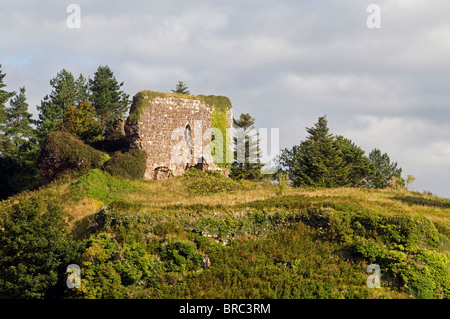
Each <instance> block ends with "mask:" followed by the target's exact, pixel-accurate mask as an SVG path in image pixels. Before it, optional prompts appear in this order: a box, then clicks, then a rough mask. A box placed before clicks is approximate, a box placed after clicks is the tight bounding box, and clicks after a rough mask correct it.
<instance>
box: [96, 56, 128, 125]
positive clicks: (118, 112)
mask: <svg viewBox="0 0 450 319" xmlns="http://www.w3.org/2000/svg"><path fill="white" fill-rule="evenodd" d="M122 86H123V82H122V83H119V82H118V81H117V80H116V78H115V76H114V73H113V72H112V71H111V69H110V68H109V66H107V65H106V66H99V67H98V69H97V71H96V72H95V73H94V78H93V79H89V89H90V91H91V96H90V100H91V102H92V105H93V106H94V107H95V112H96V114H97V117H98V118H99V120H100V123H101V125H102V127H103V129H104V131H106V130H107V129H108V128H109V127H110V126H111V124H113V122H114V121H115V120H117V119H119V118H121V117H124V116H125V114H126V112H127V111H128V107H129V105H130V103H131V102H130V96H129V95H128V94H126V93H125V92H124V91H122V90H120V88H121V87H122Z"/></svg>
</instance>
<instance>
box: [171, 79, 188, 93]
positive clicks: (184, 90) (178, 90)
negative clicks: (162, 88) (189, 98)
mask: <svg viewBox="0 0 450 319" xmlns="http://www.w3.org/2000/svg"><path fill="white" fill-rule="evenodd" d="M172 92H173V93H178V94H187V95H190V94H191V92H189V90H188V86H187V85H186V84H185V83H184V82H183V81H178V84H177V86H176V87H175V90H172Z"/></svg>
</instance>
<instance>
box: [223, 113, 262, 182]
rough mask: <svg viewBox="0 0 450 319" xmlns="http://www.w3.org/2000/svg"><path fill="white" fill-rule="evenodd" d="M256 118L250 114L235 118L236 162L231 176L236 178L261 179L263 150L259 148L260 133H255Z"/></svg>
mask: <svg viewBox="0 0 450 319" xmlns="http://www.w3.org/2000/svg"><path fill="white" fill-rule="evenodd" d="M254 124H255V118H253V117H252V116H251V115H250V114H248V113H247V114H241V115H240V117H239V119H235V118H234V119H233V127H234V129H235V134H236V137H235V138H234V145H235V150H234V158H235V160H234V162H233V164H232V167H231V170H230V176H231V177H232V178H234V179H249V180H260V179H261V178H262V174H261V168H262V167H263V166H264V164H262V163H261V160H260V159H261V152H260V149H259V135H258V134H257V133H255V127H254Z"/></svg>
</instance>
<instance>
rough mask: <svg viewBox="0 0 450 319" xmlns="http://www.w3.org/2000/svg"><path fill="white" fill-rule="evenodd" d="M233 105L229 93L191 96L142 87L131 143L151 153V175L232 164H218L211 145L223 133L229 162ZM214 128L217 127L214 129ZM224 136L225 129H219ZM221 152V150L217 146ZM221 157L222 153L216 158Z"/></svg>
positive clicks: (131, 121)
mask: <svg viewBox="0 0 450 319" xmlns="http://www.w3.org/2000/svg"><path fill="white" fill-rule="evenodd" d="M232 119H233V116H232V106H231V102H230V100H229V99H228V98H227V97H224V96H212V95H210V96H204V95H198V96H190V95H183V94H172V93H160V92H153V91H141V92H139V93H137V94H136V95H135V96H134V98H133V104H132V106H131V109H130V115H129V117H128V119H127V122H126V125H125V133H126V135H127V138H128V140H129V141H130V144H131V146H136V147H138V148H140V149H142V150H144V151H145V153H146V154H147V167H146V171H145V175H144V178H145V179H166V178H168V177H170V176H176V175H181V174H183V173H184V171H185V170H186V169H187V168H189V167H192V166H196V167H197V168H200V169H203V170H217V169H220V167H226V165H223V164H221V163H219V162H221V161H222V160H220V161H216V162H218V163H216V162H215V161H214V159H213V156H212V155H211V150H210V148H208V146H209V145H210V143H211V140H212V135H214V139H216V138H217V136H216V135H217V132H218V130H217V129H219V130H220V132H221V134H222V138H223V139H222V140H223V141H224V142H223V143H224V144H223V146H222V147H223V149H222V150H219V151H221V154H222V155H223V161H222V162H225V161H226V153H227V152H231V147H232V146H231V138H230V132H231V131H229V133H228V138H227V134H226V132H227V128H231V127H232ZM212 128H216V130H215V132H216V134H213V132H214V131H213V130H212ZM219 136H220V133H219ZM214 151H215V152H216V151H218V150H216V149H215V150H214ZM216 159H217V157H216Z"/></svg>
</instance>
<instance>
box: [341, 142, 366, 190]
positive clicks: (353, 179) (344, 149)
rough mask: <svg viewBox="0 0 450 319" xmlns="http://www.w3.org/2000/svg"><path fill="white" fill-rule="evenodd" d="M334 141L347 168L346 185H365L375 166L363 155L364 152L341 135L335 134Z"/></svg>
mask: <svg viewBox="0 0 450 319" xmlns="http://www.w3.org/2000/svg"><path fill="white" fill-rule="evenodd" d="M334 142H335V145H336V147H337V148H338V149H339V150H340V151H341V153H342V156H343V160H344V162H345V165H346V166H347V168H348V177H347V181H348V185H349V186H367V185H368V180H369V179H370V177H371V176H372V175H373V173H374V171H375V167H374V165H373V164H372V163H371V162H370V160H369V159H368V158H367V156H365V155H364V153H365V152H364V151H363V150H362V149H361V148H360V147H359V146H357V145H356V144H355V143H353V142H352V141H351V140H349V139H347V138H345V137H343V136H337V137H336V138H335V141H334Z"/></svg>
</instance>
